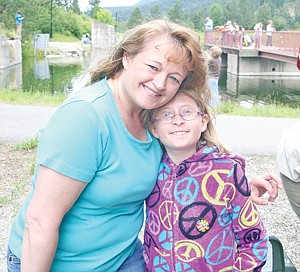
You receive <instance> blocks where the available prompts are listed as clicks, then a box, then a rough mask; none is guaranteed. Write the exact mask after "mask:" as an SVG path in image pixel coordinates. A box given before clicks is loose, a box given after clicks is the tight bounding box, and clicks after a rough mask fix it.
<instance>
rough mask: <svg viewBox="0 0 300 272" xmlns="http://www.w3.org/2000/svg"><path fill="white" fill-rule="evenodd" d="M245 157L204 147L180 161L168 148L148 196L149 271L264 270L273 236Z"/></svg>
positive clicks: (147, 237)
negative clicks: (260, 208) (252, 187)
mask: <svg viewBox="0 0 300 272" xmlns="http://www.w3.org/2000/svg"><path fill="white" fill-rule="evenodd" d="M244 170H245V161H244V159H243V158H242V157H241V156H238V155H235V154H228V153H223V154H220V153H219V152H218V149H217V148H216V147H214V148H212V147H207V146H206V147H203V148H201V149H200V150H199V151H198V152H197V153H195V154H194V155H193V156H192V157H190V158H189V159H187V160H185V161H183V162H182V163H180V164H179V165H176V164H175V163H173V162H172V160H171V159H170V158H169V157H168V155H167V154H166V153H165V154H164V155H163V158H162V162H161V164H160V169H159V173H158V177H157V182H156V185H155V187H154V189H153V191H152V193H151V195H150V196H149V197H148V199H147V218H146V229H145V236H144V243H145V246H144V248H145V249H144V258H145V261H146V267H147V271H171V272H173V271H176V272H179V271H189V272H198V271H201V272H206V271H260V270H261V267H262V266H263V265H264V264H265V262H266V258H267V243H268V237H267V236H266V230H265V228H264V226H263V224H262V222H261V221H260V217H259V214H258V211H257V209H256V207H255V205H254V204H253V202H252V201H251V199H250V187H249V184H248V182H247V178H246V176H245V173H244Z"/></svg>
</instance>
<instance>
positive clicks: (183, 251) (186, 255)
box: [175, 240, 204, 271]
mask: <svg viewBox="0 0 300 272" xmlns="http://www.w3.org/2000/svg"><path fill="white" fill-rule="evenodd" d="M175 255H176V257H177V258H178V259H179V260H181V261H182V262H185V263H189V262H192V261H194V260H197V259H199V258H203V256H204V249H203V247H202V246H201V245H200V244H199V243H197V242H196V241H192V240H181V241H177V242H176V243H175ZM179 271H180V270H179Z"/></svg>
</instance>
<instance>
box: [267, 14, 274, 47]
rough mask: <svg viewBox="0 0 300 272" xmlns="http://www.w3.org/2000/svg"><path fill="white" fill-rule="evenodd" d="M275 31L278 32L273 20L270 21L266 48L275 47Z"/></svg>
mask: <svg viewBox="0 0 300 272" xmlns="http://www.w3.org/2000/svg"><path fill="white" fill-rule="evenodd" d="M274 31H276V28H275V27H274V25H273V22H272V20H269V21H268V24H267V27H266V35H267V43H266V46H271V47H272V46H273V42H272V37H273V32H274Z"/></svg>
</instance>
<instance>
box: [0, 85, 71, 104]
mask: <svg viewBox="0 0 300 272" xmlns="http://www.w3.org/2000/svg"><path fill="white" fill-rule="evenodd" d="M66 98H67V95H66V94H64V93H55V94H49V93H44V92H43V91H35V92H24V91H22V90H10V89H3V90H0V101H2V102H7V103H12V104H25V105H38V106H58V105H59V104H61V103H62V102H63V101H64V100H65V99H66Z"/></svg>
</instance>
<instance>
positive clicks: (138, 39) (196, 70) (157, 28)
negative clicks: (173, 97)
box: [91, 19, 210, 101]
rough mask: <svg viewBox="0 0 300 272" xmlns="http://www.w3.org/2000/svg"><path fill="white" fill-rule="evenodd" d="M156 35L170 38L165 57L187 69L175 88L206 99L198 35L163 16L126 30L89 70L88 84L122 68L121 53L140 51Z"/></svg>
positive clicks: (205, 82)
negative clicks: (119, 39)
mask: <svg viewBox="0 0 300 272" xmlns="http://www.w3.org/2000/svg"><path fill="white" fill-rule="evenodd" d="M159 36H167V37H168V38H170V39H171V40H173V41H174V47H173V49H172V50H171V52H168V56H167V57H168V60H169V61H172V62H175V63H180V62H182V63H183V65H184V68H185V69H187V71H188V74H187V76H186V78H185V79H184V80H183V82H182V84H181V85H180V87H179V89H192V90H195V91H196V92H199V94H201V95H202V96H203V99H205V100H206V101H210V90H209V87H208V85H207V78H206V77H207V72H206V71H207V66H206V62H205V59H204V57H203V54H202V50H201V46H200V38H199V35H197V33H196V32H194V31H193V30H191V29H189V28H187V27H184V26H181V25H178V24H175V23H173V22H169V21H167V20H164V19H162V20H153V21H150V22H148V23H145V24H141V25H138V26H136V27H134V28H132V29H130V30H128V31H127V32H126V33H125V34H124V37H123V39H122V40H121V41H120V42H119V44H118V45H116V47H115V48H114V50H113V51H112V53H111V54H110V55H109V56H108V57H106V58H104V59H102V61H100V63H98V64H97V65H96V66H95V67H94V69H93V70H91V83H94V82H96V81H99V80H101V79H103V78H104V77H107V78H111V77H114V76H115V75H117V74H118V73H120V72H121V71H122V70H123V68H124V67H123V63H122V58H123V55H124V53H126V52H127V53H128V54H129V55H131V56H134V55H136V54H138V53H140V52H141V51H142V50H143V49H144V48H145V47H146V45H147V44H148V43H149V42H150V41H151V40H152V39H153V38H155V37H159Z"/></svg>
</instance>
